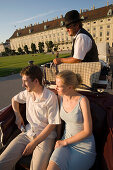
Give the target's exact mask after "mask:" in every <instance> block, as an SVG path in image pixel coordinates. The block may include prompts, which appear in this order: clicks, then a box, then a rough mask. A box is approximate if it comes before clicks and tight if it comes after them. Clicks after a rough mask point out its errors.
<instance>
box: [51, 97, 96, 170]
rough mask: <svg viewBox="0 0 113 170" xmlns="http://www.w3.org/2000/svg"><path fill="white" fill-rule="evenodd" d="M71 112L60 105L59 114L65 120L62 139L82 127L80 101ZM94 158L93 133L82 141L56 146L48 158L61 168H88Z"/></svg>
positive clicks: (82, 169)
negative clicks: (67, 111)
mask: <svg viewBox="0 0 113 170" xmlns="http://www.w3.org/2000/svg"><path fill="white" fill-rule="evenodd" d="M83 97H84V96H81V97H80V99H79V101H78V104H77V105H76V106H75V108H74V109H73V111H72V112H70V113H66V112H65V110H64V109H63V106H62V101H61V109H60V116H61V119H62V120H64V121H65V130H64V134H63V137H62V139H67V138H69V137H71V136H74V135H75V134H76V133H78V132H80V131H81V130H82V129H83V123H84V120H83V115H82V111H81V108H80V101H81V99H82V98H83ZM95 158H96V151H95V140H94V136H93V134H92V135H91V136H89V137H87V138H85V139H83V140H82V141H79V142H76V143H73V144H69V145H67V146H64V147H60V148H56V149H55V150H54V152H53V154H52V156H51V158H50V160H52V161H53V162H55V163H56V164H57V165H58V166H59V168H60V169H61V170H88V169H89V168H91V167H92V165H93V164H94V161H95Z"/></svg>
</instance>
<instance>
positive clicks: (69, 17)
mask: <svg viewBox="0 0 113 170" xmlns="http://www.w3.org/2000/svg"><path fill="white" fill-rule="evenodd" d="M82 20H83V19H81V18H80V15H79V12H78V11H77V10H72V11H69V12H67V13H66V14H65V25H66V26H68V25H70V24H71V23H76V22H78V21H82Z"/></svg>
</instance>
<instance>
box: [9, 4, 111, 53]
mask: <svg viewBox="0 0 113 170" xmlns="http://www.w3.org/2000/svg"><path fill="white" fill-rule="evenodd" d="M80 16H81V18H82V19H84V21H83V22H82V23H83V28H85V29H86V30H87V31H88V32H90V33H91V35H92V36H93V38H94V39H95V42H96V43H99V42H107V43H109V45H110V47H113V4H111V5H109V3H108V2H107V5H106V6H104V7H101V8H97V9H95V7H94V6H93V8H91V10H88V9H85V10H82V9H80ZM72 39H73V37H70V36H68V33H67V31H66V28H65V23H64V17H63V16H62V15H61V17H60V18H58V17H56V18H55V19H54V20H52V21H48V20H47V21H43V22H42V23H41V24H39V23H35V24H34V25H32V24H31V25H29V26H25V28H23V29H21V28H20V29H17V30H16V31H15V32H14V34H13V35H12V36H11V37H10V46H11V49H12V50H16V51H18V48H19V47H21V48H22V49H23V48H24V46H25V45H27V46H28V48H29V50H30V48H31V43H34V44H35V45H36V48H37V49H38V43H39V42H44V50H45V52H46V51H47V47H46V44H45V42H46V41H52V42H53V43H54V44H55V45H56V46H58V51H63V50H71V47H72V45H71V43H72Z"/></svg>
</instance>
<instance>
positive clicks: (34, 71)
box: [20, 65, 43, 85]
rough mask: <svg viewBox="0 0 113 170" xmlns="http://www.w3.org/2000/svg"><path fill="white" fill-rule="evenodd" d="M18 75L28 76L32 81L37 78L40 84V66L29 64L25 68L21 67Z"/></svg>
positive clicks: (41, 76) (41, 75)
mask: <svg viewBox="0 0 113 170" xmlns="http://www.w3.org/2000/svg"><path fill="white" fill-rule="evenodd" d="M20 75H21V76H23V75H26V76H29V78H30V79H31V80H32V81H34V80H35V79H38V81H39V83H40V85H42V78H43V73H42V71H41V68H40V67H39V66H37V65H29V66H27V67H25V68H23V69H22V70H21V72H20Z"/></svg>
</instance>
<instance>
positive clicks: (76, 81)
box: [56, 70, 82, 88]
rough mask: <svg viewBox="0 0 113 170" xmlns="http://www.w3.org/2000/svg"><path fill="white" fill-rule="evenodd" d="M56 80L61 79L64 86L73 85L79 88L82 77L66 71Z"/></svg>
mask: <svg viewBox="0 0 113 170" xmlns="http://www.w3.org/2000/svg"><path fill="white" fill-rule="evenodd" d="M56 78H61V80H62V82H63V84H64V85H67V86H68V85H72V86H73V87H74V88H77V87H78V86H79V85H80V84H81V83H82V81H81V77H80V75H79V74H75V73H74V72H73V71H70V70H64V71H61V72H59V73H58V74H57V75H56Z"/></svg>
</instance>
